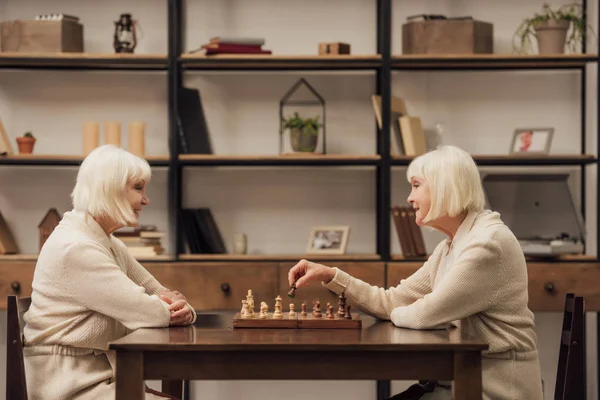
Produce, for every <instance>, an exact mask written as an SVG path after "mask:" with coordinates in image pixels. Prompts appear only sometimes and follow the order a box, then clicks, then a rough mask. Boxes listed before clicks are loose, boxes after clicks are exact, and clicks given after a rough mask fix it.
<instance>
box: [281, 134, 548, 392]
mask: <svg viewBox="0 0 600 400" xmlns="http://www.w3.org/2000/svg"><path fill="white" fill-rule="evenodd" d="M407 179H408V181H409V182H410V185H411V187H412V191H411V193H410V196H409V197H408V202H409V203H410V204H411V205H412V207H413V209H414V210H415V211H416V222H417V224H418V225H419V226H428V227H431V228H434V229H436V230H438V231H441V232H443V233H444V234H446V235H447V236H448V238H447V239H446V240H444V241H442V242H441V243H439V244H438V245H437V247H436V248H435V250H434V251H433V254H432V255H431V256H430V257H429V258H428V260H427V262H425V264H424V265H423V266H422V267H421V268H419V270H417V272H415V273H414V274H413V275H411V276H410V277H408V278H407V279H404V280H402V281H401V282H400V284H399V285H398V286H395V287H391V288H389V289H384V288H378V287H375V286H371V285H369V284H367V283H365V282H363V281H361V280H359V279H357V278H354V277H352V276H350V275H349V274H347V273H345V272H343V271H341V270H339V269H337V268H331V267H328V266H325V265H321V264H316V263H313V262H310V261H307V260H301V261H300V262H298V263H297V264H296V265H295V266H294V267H293V268H292V269H291V270H290V271H289V274H288V278H289V282H290V285H291V284H292V283H293V282H294V281H296V286H297V287H298V290H301V287H302V286H304V285H306V284H308V283H309V282H311V281H317V282H322V284H323V285H324V286H325V287H327V288H328V289H330V290H331V291H333V292H335V293H338V294H339V293H340V292H342V291H345V294H346V296H347V297H348V298H349V299H350V300H352V301H353V302H354V304H355V305H356V306H357V307H359V308H360V309H361V310H363V311H364V312H366V313H368V314H370V315H373V316H375V317H377V318H379V319H383V320H391V321H392V323H393V324H394V325H396V326H398V327H401V328H410V329H439V328H445V327H448V326H450V325H455V326H457V327H459V328H460V327H462V328H467V327H468V329H469V330H470V331H471V332H473V333H474V334H475V335H476V337H477V338H479V339H481V340H484V341H485V342H487V343H489V350H488V351H486V352H484V354H483V360H482V367H483V398H484V399H504V400H509V399H514V400H523V399H527V400H538V399H541V398H542V388H541V373H540V365H539V359H538V351H537V337H536V334H535V331H534V315H533V313H532V312H531V311H530V310H529V308H528V306H527V302H528V292H527V285H528V280H527V265H526V263H525V257H524V255H523V252H522V250H521V247H520V245H519V242H518V241H517V239H516V238H515V236H514V235H513V233H512V232H511V231H510V229H509V228H508V227H507V226H506V225H505V224H504V223H503V222H502V220H501V219H500V215H499V214H498V213H496V212H492V211H489V210H484V205H485V197H484V193H483V188H482V185H481V178H480V175H479V170H478V169H477V166H476V164H475V162H474V161H473V159H472V158H471V156H470V155H469V154H468V153H467V152H465V151H463V150H461V149H459V148H456V147H452V146H446V147H442V148H440V149H438V150H433V151H430V152H428V153H426V154H424V155H421V156H419V157H417V158H415V159H414V160H413V161H412V162H411V164H410V165H409V167H408V170H407ZM449 395H450V390H449V389H444V388H442V387H438V388H436V389H435V394H434V393H430V394H426V395H425V396H424V397H422V398H423V399H425V398H427V399H429V398H431V399H433V398H448V397H449ZM397 398H399V399H400V398H402V394H401V395H398V397H397ZM405 398H407V397H405Z"/></svg>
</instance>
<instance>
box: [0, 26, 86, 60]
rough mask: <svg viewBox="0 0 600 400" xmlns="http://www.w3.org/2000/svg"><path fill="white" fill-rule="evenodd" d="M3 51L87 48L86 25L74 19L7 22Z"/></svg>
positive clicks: (0, 30)
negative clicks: (84, 36)
mask: <svg viewBox="0 0 600 400" xmlns="http://www.w3.org/2000/svg"><path fill="white" fill-rule="evenodd" d="M0 51H16V52H32V53H37V52H83V25H81V24H80V23H79V22H76V21H71V20H62V21H36V20H15V21H7V22H3V23H2V24H0Z"/></svg>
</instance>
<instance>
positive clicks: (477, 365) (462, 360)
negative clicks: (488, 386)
mask: <svg viewBox="0 0 600 400" xmlns="http://www.w3.org/2000/svg"><path fill="white" fill-rule="evenodd" d="M481 385H482V383H481V353H480V352H478V351H465V352H456V353H454V384H453V385H452V387H453V390H454V397H453V398H454V399H457V400H459V399H460V400H463V399H464V400H481V398H482V386H481Z"/></svg>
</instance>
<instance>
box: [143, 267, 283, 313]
mask: <svg viewBox="0 0 600 400" xmlns="http://www.w3.org/2000/svg"><path fill="white" fill-rule="evenodd" d="M144 266H145V267H146V269H147V270H148V271H149V272H150V273H151V274H152V275H154V277H155V278H156V279H158V281H159V282H160V283H161V284H163V286H165V287H167V288H169V289H176V290H179V291H180V292H181V293H183V294H184V295H185V296H186V297H187V299H188V302H189V303H190V304H191V305H192V307H194V308H195V309H197V310H239V309H241V308H242V300H245V299H246V294H247V293H248V289H252V293H253V294H254V303H255V304H260V302H261V301H267V302H268V303H269V304H273V303H274V299H275V297H276V296H277V294H276V291H277V286H278V285H277V277H278V275H277V274H278V269H277V266H278V264H277V263H275V262H272V263H246V262H240V263H227V262H214V263H212V262H211V263H198V262H195V263H172V264H154V263H145V265H144Z"/></svg>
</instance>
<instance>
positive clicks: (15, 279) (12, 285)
mask: <svg viewBox="0 0 600 400" xmlns="http://www.w3.org/2000/svg"><path fill="white" fill-rule="evenodd" d="M34 269H35V262H33V261H14V262H11V261H8V262H2V263H0V309H2V310H5V309H6V297H7V296H13V295H16V296H19V297H29V296H31V282H32V281H33V271H34Z"/></svg>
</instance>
